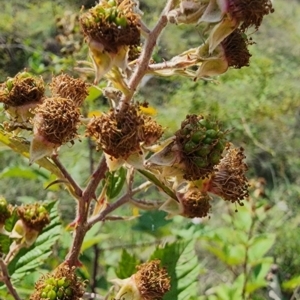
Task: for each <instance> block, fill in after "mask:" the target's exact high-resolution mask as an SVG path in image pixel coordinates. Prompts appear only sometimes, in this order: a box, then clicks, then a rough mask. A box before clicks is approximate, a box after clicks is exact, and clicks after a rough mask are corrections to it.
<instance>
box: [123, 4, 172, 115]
mask: <svg viewBox="0 0 300 300" xmlns="http://www.w3.org/2000/svg"><path fill="white" fill-rule="evenodd" d="M173 2H174V0H169V1H168V2H167V4H166V6H165V8H164V10H163V11H162V14H161V16H160V18H159V20H158V22H157V24H156V26H155V27H154V29H153V30H152V31H151V32H149V35H148V38H147V40H146V43H145V46H144V47H143V51H142V53H141V56H140V58H139V61H138V66H137V67H136V69H135V70H134V72H133V74H132V76H131V78H130V80H129V83H128V86H129V89H130V91H129V93H128V94H127V95H124V96H123V97H122V98H121V100H120V103H119V109H120V110H123V109H124V108H125V107H126V104H127V103H128V102H129V101H130V100H131V98H132V96H133V95H134V93H135V90H136V88H137V86H138V85H139V83H140V81H141V80H142V78H143V77H144V75H145V73H146V71H147V69H148V65H149V61H150V59H151V56H152V52H153V49H154V47H155V46H156V42H157V39H158V37H159V35H160V34H161V32H162V31H163V29H164V28H165V27H166V25H167V23H168V18H167V14H168V12H169V11H170V10H171V9H172V8H173Z"/></svg>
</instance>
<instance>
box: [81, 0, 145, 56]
mask: <svg viewBox="0 0 300 300" xmlns="http://www.w3.org/2000/svg"><path fill="white" fill-rule="evenodd" d="M135 5H136V3H135V2H134V1H131V0H123V1H120V0H117V1H106V0H104V1H101V3H99V4H98V5H96V6H95V7H93V8H91V9H90V10H89V11H88V12H86V13H85V14H83V15H82V16H81V17H80V24H81V28H82V30H83V34H84V35H85V36H86V37H88V40H93V41H96V42H98V43H100V44H102V45H103V47H104V50H105V51H108V52H113V53H117V52H118V50H119V48H120V47H121V46H131V45H139V43H140V25H139V19H140V17H139V15H138V14H136V13H135V12H134V8H135Z"/></svg>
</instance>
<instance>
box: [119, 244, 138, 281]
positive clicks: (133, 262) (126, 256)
mask: <svg viewBox="0 0 300 300" xmlns="http://www.w3.org/2000/svg"><path fill="white" fill-rule="evenodd" d="M140 263H141V261H140V260H139V259H138V258H137V257H136V256H135V255H134V254H133V255H131V254H130V253H128V252H127V251H126V249H123V251H122V255H121V260H120V262H119V265H118V267H117V268H116V270H115V272H116V275H117V276H118V278H120V279H125V278H128V277H130V276H131V275H132V274H134V273H136V272H137V269H136V266H137V265H139V264H140Z"/></svg>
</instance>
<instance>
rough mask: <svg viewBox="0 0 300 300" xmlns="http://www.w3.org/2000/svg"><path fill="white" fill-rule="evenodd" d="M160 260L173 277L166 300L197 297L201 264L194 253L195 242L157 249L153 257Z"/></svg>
mask: <svg viewBox="0 0 300 300" xmlns="http://www.w3.org/2000/svg"><path fill="white" fill-rule="evenodd" d="M152 259H159V260H160V261H161V265H162V266H164V267H165V268H166V269H167V271H168V274H169V276H170V277H171V290H170V291H169V292H168V293H166V295H165V296H164V298H163V299H164V300H185V299H190V298H191V297H194V296H196V295H197V284H195V283H197V282H198V276H199V274H200V271H201V267H200V264H199V262H198V259H197V256H196V254H195V251H194V242H193V241H187V242H186V241H185V242H175V243H172V244H167V245H166V246H165V247H164V248H157V249H156V250H155V251H154V253H153V254H152V255H151V260H152Z"/></svg>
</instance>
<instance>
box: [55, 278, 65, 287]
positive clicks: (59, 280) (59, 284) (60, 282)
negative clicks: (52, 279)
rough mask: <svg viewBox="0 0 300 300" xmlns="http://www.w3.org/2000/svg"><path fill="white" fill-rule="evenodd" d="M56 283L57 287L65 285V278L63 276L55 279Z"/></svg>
mask: <svg viewBox="0 0 300 300" xmlns="http://www.w3.org/2000/svg"><path fill="white" fill-rule="evenodd" d="M57 285H58V286H59V287H62V286H65V278H64V277H63V278H60V279H58V280H57Z"/></svg>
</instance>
